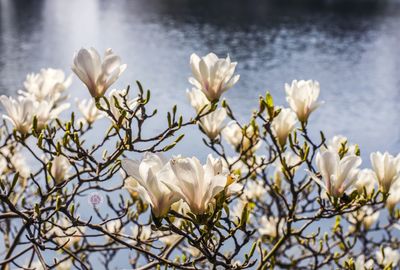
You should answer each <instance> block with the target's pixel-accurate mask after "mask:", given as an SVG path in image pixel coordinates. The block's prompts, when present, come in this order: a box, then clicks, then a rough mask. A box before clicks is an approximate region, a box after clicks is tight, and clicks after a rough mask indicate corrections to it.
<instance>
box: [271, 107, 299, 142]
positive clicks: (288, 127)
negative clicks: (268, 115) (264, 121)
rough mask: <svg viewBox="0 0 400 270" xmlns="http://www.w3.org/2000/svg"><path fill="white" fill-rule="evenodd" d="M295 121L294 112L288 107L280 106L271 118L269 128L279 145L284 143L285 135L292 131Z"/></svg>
mask: <svg viewBox="0 0 400 270" xmlns="http://www.w3.org/2000/svg"><path fill="white" fill-rule="evenodd" d="M296 123H297V117H296V114H295V113H294V112H293V111H292V110H291V109H288V108H282V109H281V111H280V112H279V114H278V115H277V116H276V117H275V118H274V119H273V121H272V124H271V129H272V132H273V134H274V135H275V136H276V138H277V139H278V142H279V144H280V145H281V146H284V145H285V144H286V140H287V137H288V136H289V134H290V132H292V131H293V129H294V127H295V126H296Z"/></svg>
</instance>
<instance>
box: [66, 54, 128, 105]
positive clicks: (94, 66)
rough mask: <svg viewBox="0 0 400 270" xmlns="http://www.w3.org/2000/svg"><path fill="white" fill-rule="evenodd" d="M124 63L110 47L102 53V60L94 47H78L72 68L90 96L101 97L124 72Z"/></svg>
mask: <svg viewBox="0 0 400 270" xmlns="http://www.w3.org/2000/svg"><path fill="white" fill-rule="evenodd" d="M125 69H126V65H125V64H124V65H122V64H121V59H120V57H119V56H118V55H116V54H114V52H113V51H112V50H111V49H107V50H106V51H105V53H104V58H103V61H101V59H100V55H99V53H98V52H97V51H96V49H94V48H90V49H84V48H82V49H80V50H79V52H78V53H76V54H75V55H74V63H73V65H72V70H73V71H74V72H75V74H76V75H77V76H78V77H79V79H80V80H81V81H82V82H83V83H84V84H85V85H86V86H87V88H88V89H89V92H90V94H91V95H92V97H101V96H103V95H104V93H105V92H106V91H107V89H108V88H109V87H110V86H111V85H112V84H113V83H114V82H115V81H116V80H117V79H118V77H119V76H120V75H121V74H122V72H124V70H125Z"/></svg>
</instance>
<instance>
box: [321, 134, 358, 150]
mask: <svg viewBox="0 0 400 270" xmlns="http://www.w3.org/2000/svg"><path fill="white" fill-rule="evenodd" d="M325 144H326V146H325V145H323V146H322V147H321V150H322V151H328V150H329V151H335V152H337V153H339V151H340V150H342V151H343V150H344V149H343V145H345V147H346V150H347V152H346V153H345V154H346V155H348V154H355V151H356V145H355V144H349V143H348V140H347V138H346V137H345V136H342V135H336V136H333V137H332V138H331V139H330V140H328V141H327V142H326V143H325Z"/></svg>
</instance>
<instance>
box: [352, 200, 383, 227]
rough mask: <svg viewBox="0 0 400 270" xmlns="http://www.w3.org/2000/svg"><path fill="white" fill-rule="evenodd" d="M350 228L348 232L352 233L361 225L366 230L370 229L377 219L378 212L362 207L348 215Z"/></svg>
mask: <svg viewBox="0 0 400 270" xmlns="http://www.w3.org/2000/svg"><path fill="white" fill-rule="evenodd" d="M348 218H349V222H350V223H351V224H350V227H349V231H350V232H354V231H355V230H356V229H357V226H356V225H357V224H358V223H361V224H362V225H363V226H364V228H365V229H366V230H368V229H369V228H371V226H372V225H373V224H375V222H376V221H377V220H378V218H379V211H375V210H374V209H373V208H372V207H368V206H364V207H362V208H360V209H359V210H357V211H356V212H353V213H350V214H349V216H348Z"/></svg>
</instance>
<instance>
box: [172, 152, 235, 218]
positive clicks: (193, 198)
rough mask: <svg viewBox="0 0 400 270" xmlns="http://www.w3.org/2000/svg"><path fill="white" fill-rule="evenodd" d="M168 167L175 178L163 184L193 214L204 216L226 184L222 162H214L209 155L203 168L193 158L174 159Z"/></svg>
mask: <svg viewBox="0 0 400 270" xmlns="http://www.w3.org/2000/svg"><path fill="white" fill-rule="evenodd" d="M170 165H171V168H172V171H173V173H174V175H175V177H173V178H172V180H173V181H165V180H164V183H165V184H166V185H167V186H168V187H169V188H170V190H171V191H173V192H176V193H177V194H178V195H179V197H180V198H181V199H183V200H184V201H185V202H186V203H187V204H188V205H189V207H190V210H191V211H192V213H194V214H205V213H206V212H207V211H208V210H209V206H210V203H212V199H213V198H214V197H215V196H216V195H218V194H219V193H220V192H222V191H223V190H224V189H225V186H227V184H228V182H227V180H228V175H227V174H225V173H223V170H222V162H221V161H220V160H218V161H217V162H215V159H213V158H212V156H211V155H209V156H208V158H207V163H206V164H205V165H204V166H202V165H201V163H200V161H199V160H198V159H197V158H195V157H192V158H182V157H175V158H173V159H172V160H171V161H170Z"/></svg>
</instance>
